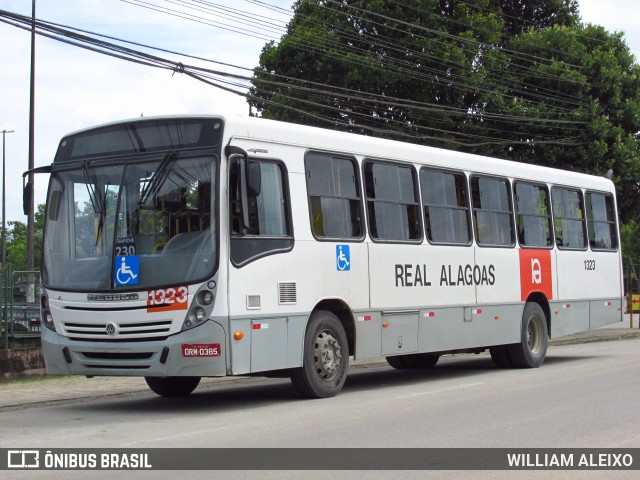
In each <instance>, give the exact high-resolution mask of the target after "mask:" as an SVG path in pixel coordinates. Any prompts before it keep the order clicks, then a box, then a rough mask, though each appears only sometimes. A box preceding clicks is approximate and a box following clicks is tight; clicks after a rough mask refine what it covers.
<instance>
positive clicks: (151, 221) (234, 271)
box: [36, 116, 623, 397]
mask: <svg viewBox="0 0 640 480" xmlns="http://www.w3.org/2000/svg"><path fill="white" fill-rule="evenodd" d="M36 171H40V172H41V171H46V172H50V174H51V175H50V181H49V182H50V183H49V190H48V197H47V208H46V223H45V231H44V247H43V264H42V283H43V292H44V295H43V297H42V310H43V317H42V318H43V320H44V321H43V324H44V325H45V328H42V346H43V351H44V357H45V362H46V367H47V372H48V373H50V374H77V375H86V376H96V375H129V376H143V377H145V379H146V381H147V383H148V385H149V386H150V388H151V389H152V390H153V391H154V392H156V393H157V394H160V395H169V396H172V395H186V394H189V393H191V392H192V391H193V390H194V389H195V388H196V386H197V385H198V382H199V381H200V378H201V377H212V376H225V375H248V374H265V375H282V376H289V377H290V378H291V380H292V382H293V384H294V386H295V387H296V389H297V390H298V391H299V392H300V393H301V394H302V395H303V396H306V397H330V396H333V395H336V394H337V393H338V392H339V391H340V390H341V388H342V386H343V384H344V381H345V378H346V374H347V369H348V362H349V357H354V358H355V359H367V358H374V357H386V358H387V360H388V362H389V364H390V365H391V366H393V367H395V368H407V369H408V368H429V367H433V366H434V365H435V364H436V362H437V360H438V358H439V356H441V355H443V354H448V353H456V352H471V353H477V352H481V351H483V350H486V349H489V350H490V353H491V357H492V358H493V360H494V362H495V364H496V365H497V366H499V367H538V366H540V365H541V364H542V362H543V361H544V358H545V355H546V351H547V343H548V339H549V338H550V337H558V336H562V335H567V334H571V333H574V332H580V331H584V330H588V329H591V328H596V327H600V326H603V325H607V324H611V323H614V322H621V321H622V291H623V290H622V267H621V254H620V242H619V235H618V224H617V214H616V199H615V188H614V185H613V184H612V182H611V181H610V180H608V179H606V178H600V177H596V176H589V175H583V174H578V173H572V172H567V171H561V170H554V169H549V168H542V167H537V166H532V165H526V164H521V163H514V162H509V161H505V160H497V159H493V158H486V157H482V156H475V155H469V154H464V153H459V152H454V151H447V150H441V149H436V148H428V147H424V146H420V145H414V144H407V143H401V142H396V141H389V140H383V139H377V138H370V137H365V136H359V135H352V134H347V133H340V132H335V131H330V130H324V129H319V128H310V127H305V126H300V125H291V124H287V123H281V122H276V121H269V120H264V119H257V118H243V117H228V118H223V117H216V116H192V117H166V118H140V119H135V120H130V121H123V122H118V123H112V124H109V125H104V126H99V127H96V128H91V129H87V130H83V131H80V132H77V133H73V134H70V135H68V136H66V137H65V138H63V139H62V141H61V143H60V146H59V148H58V151H57V153H56V156H55V159H54V161H53V164H52V165H51V166H48V167H41V168H38V169H36Z"/></svg>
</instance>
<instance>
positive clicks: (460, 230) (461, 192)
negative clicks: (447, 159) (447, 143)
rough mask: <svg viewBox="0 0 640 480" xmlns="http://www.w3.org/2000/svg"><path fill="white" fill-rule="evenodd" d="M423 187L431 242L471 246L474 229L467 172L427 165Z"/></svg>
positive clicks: (422, 172)
mask: <svg viewBox="0 0 640 480" xmlns="http://www.w3.org/2000/svg"><path fill="white" fill-rule="evenodd" d="M420 189H421V190H422V208H423V211H424V223H425V228H426V230H427V238H428V239H429V241H430V242H432V243H450V244H458V245H469V244H470V243H471V228H470V222H469V200H468V195H467V180H466V178H465V176H464V174H462V173H453V172H443V171H438V170H431V169H428V168H423V169H422V170H420Z"/></svg>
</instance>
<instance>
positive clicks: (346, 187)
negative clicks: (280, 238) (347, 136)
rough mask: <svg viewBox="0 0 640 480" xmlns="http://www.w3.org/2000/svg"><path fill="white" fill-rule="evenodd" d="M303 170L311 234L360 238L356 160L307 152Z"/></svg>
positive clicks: (362, 232)
mask: <svg viewBox="0 0 640 480" xmlns="http://www.w3.org/2000/svg"><path fill="white" fill-rule="evenodd" d="M305 170H306V178H307V191H308V195H309V215H310V221H311V230H312V231H313V234H314V235H315V236H316V237H318V238H339V239H360V238H362V237H363V235H364V228H363V225H362V201H361V194H360V186H359V181H358V176H357V172H358V169H357V163H356V161H355V159H353V158H343V157H338V156H334V155H331V154H327V153H310V154H308V155H307V156H306V158H305Z"/></svg>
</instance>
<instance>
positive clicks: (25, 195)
mask: <svg viewBox="0 0 640 480" xmlns="http://www.w3.org/2000/svg"><path fill="white" fill-rule="evenodd" d="M32 197H33V183H31V182H27V183H26V185H25V186H24V188H23V191H22V212H23V213H24V214H25V215H29V211H30V210H31V198H32Z"/></svg>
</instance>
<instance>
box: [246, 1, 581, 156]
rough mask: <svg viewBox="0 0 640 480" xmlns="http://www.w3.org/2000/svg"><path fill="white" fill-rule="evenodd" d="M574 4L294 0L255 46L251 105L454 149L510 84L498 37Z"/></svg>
mask: <svg viewBox="0 0 640 480" xmlns="http://www.w3.org/2000/svg"><path fill="white" fill-rule="evenodd" d="M576 11H577V6H576V2H575V0H532V1H514V0H510V1H507V0H476V1H474V2H473V3H469V2H463V1H448V0H447V1H445V0H404V1H396V2H392V1H384V0H342V1H332V0H299V1H298V2H297V3H296V4H295V5H294V12H295V13H294V16H293V18H292V19H291V22H290V23H289V26H288V29H287V34H286V35H285V36H284V37H283V38H282V39H281V41H280V42H279V43H278V44H277V45H276V44H275V43H273V42H271V43H269V44H267V45H266V46H265V47H264V49H263V52H262V55H261V57H260V65H259V66H258V67H257V68H256V69H255V73H254V79H253V84H254V87H253V89H252V91H251V93H252V95H253V98H252V99H251V100H250V104H251V105H252V107H254V108H255V109H256V111H257V112H258V113H259V114H260V115H261V116H263V117H266V118H275V119H279V120H287V121H293V122H296V123H303V124H308V125H315V126H325V127H332V128H336V129H341V130H346V131H351V132H357V133H365V134H373V135H379V136H387V137H392V138H400V139H403V138H409V139H413V140H414V141H421V142H424V143H429V144H435V145H440V146H446V147H450V148H455V147H457V146H459V145H460V144H461V141H462V140H463V139H464V140H468V139H469V138H470V135H478V136H479V137H478V138H480V137H482V136H483V135H484V133H483V132H482V129H480V132H478V126H477V125H475V124H474V123H477V122H474V118H480V119H481V117H478V115H477V114H478V113H479V112H484V114H485V115H486V111H487V107H486V106H487V105H490V104H491V102H492V100H493V98H494V97H498V98H502V96H503V95H504V94H505V92H507V91H508V90H509V88H514V87H513V86H510V85H507V84H505V82H504V80H503V72H502V71H501V68H502V67H503V65H504V64H505V63H506V62H508V59H509V57H508V55H507V53H506V52H505V50H504V48H503V47H504V46H505V44H506V42H508V40H509V39H510V38H511V37H512V36H513V35H515V34H517V33H520V32H522V31H524V30H526V29H528V28H530V27H531V26H534V27H538V28H539V27H546V26H549V25H554V24H562V25H570V26H571V25H574V24H576V22H577V14H576ZM470 113H471V114H474V115H471V116H470ZM495 136H496V135H495V134H494V137H495Z"/></svg>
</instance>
